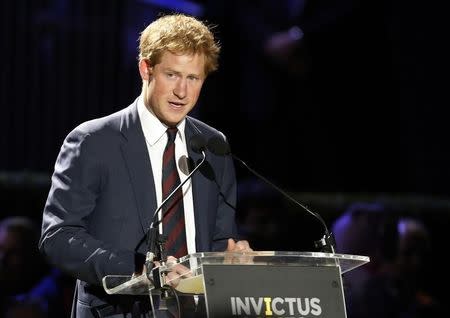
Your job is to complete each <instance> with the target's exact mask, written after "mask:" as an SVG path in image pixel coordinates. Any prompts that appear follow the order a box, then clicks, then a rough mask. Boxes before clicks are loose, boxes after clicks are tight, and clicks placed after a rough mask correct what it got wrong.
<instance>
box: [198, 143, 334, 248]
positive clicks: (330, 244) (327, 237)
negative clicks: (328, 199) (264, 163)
mask: <svg viewBox="0 0 450 318" xmlns="http://www.w3.org/2000/svg"><path fill="white" fill-rule="evenodd" d="M207 148H208V150H209V151H211V152H212V153H213V154H215V155H218V156H227V155H229V156H231V157H232V158H233V159H235V160H236V161H238V162H239V163H241V164H242V165H243V166H244V167H245V168H247V169H248V170H249V171H250V172H251V173H253V174H254V175H255V176H257V177H258V178H259V179H261V180H263V181H264V182H265V183H267V184H268V185H269V186H270V187H272V188H273V189H275V190H277V191H278V192H279V193H281V194H282V195H283V196H285V197H286V198H288V199H289V200H291V201H292V202H294V203H295V204H297V205H298V206H300V207H301V208H302V209H303V210H305V211H306V212H308V213H310V214H311V215H312V216H314V217H315V218H316V219H318V220H319V221H320V223H321V224H322V226H323V228H324V230H325V234H324V236H323V237H322V238H321V239H320V240H317V241H314V246H315V248H318V249H320V250H321V251H322V252H326V253H334V252H335V246H336V243H335V240H334V236H333V234H332V233H331V232H330V231H329V230H328V227H327V224H326V223H325V221H324V220H323V218H322V217H321V216H320V214H318V213H315V212H313V211H311V210H310V209H308V208H307V207H306V206H305V205H304V204H301V203H300V202H298V201H297V200H295V199H294V198H293V197H292V196H290V195H289V194H288V193H287V192H286V191H284V190H283V189H281V188H280V187H278V186H277V185H275V184H273V183H272V182H270V181H269V180H268V179H267V178H265V177H264V176H262V175H261V174H259V173H258V172H256V171H255V170H253V169H252V168H250V167H249V166H248V165H247V164H246V163H245V162H244V161H243V160H241V159H240V158H238V157H237V156H236V155H234V154H233V153H232V152H231V150H230V146H229V144H228V143H227V142H226V141H225V140H224V139H223V138H221V137H212V138H211V139H209V140H208V143H207Z"/></svg>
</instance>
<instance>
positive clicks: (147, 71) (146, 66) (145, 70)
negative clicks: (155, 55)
mask: <svg viewBox="0 0 450 318" xmlns="http://www.w3.org/2000/svg"><path fill="white" fill-rule="evenodd" d="M152 72H153V67H152V66H151V65H150V62H149V61H147V60H140V61H139V74H141V78H142V80H146V81H148V80H149V79H150V76H151V75H152Z"/></svg>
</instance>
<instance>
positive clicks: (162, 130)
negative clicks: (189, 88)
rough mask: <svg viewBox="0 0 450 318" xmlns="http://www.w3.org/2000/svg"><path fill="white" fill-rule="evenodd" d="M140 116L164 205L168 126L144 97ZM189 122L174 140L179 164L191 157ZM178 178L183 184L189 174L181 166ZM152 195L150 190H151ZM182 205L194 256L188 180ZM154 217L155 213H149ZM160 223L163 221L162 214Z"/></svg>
mask: <svg viewBox="0 0 450 318" xmlns="http://www.w3.org/2000/svg"><path fill="white" fill-rule="evenodd" d="M137 107H138V114H139V119H140V121H141V126H142V130H143V131H144V137H145V141H146V144H147V150H148V155H149V158H150V162H151V166H152V172H153V179H154V182H155V190H156V200H157V206H158V207H159V205H160V204H161V202H162V161H163V159H162V157H163V154H164V149H165V147H166V144H167V133H166V130H167V128H168V127H167V126H166V125H164V124H163V123H161V122H160V121H159V119H158V118H157V117H156V116H155V114H153V112H152V111H151V110H149V109H148V108H147V107H146V106H145V105H144V102H143V99H142V97H141V96H140V97H139V99H138V106H137ZM185 125H186V121H185V120H183V121H182V122H180V123H179V124H178V125H177V128H178V133H177V136H176V138H175V159H176V162H177V163H178V162H179V160H180V158H181V157H183V156H185V157H186V158H187V157H188V152H187V145H186V137H185V135H184V128H185ZM177 170H178V174H179V175H180V180H181V182H183V181H184V180H185V179H186V177H187V174H185V173H186V171H184V172H183V171H182V170H181V169H180V165H179V164H177ZM149 191H150V190H149ZM183 205H184V220H185V223H186V241H187V242H186V243H187V250H188V253H189V254H192V253H195V251H196V249H195V219H194V203H193V199H192V184H191V180H188V181H187V182H186V183H185V184H184V185H183ZM148 213H151V214H152V217H153V213H154V211H148ZM159 219H161V211H160V212H159ZM159 232H160V233H162V222H161V223H160V225H159Z"/></svg>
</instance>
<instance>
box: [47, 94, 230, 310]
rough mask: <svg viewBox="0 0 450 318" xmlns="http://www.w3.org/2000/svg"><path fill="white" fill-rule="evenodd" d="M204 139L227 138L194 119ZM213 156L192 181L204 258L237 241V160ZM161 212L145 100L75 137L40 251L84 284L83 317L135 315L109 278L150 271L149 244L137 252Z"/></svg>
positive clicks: (189, 123)
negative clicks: (141, 109)
mask: <svg viewBox="0 0 450 318" xmlns="http://www.w3.org/2000/svg"><path fill="white" fill-rule="evenodd" d="M198 133H201V134H203V135H204V136H205V137H206V138H210V137H212V136H222V137H224V136H223V134H222V133H220V132H219V131H217V130H216V129H214V128H212V127H210V126H208V125H206V124H204V123H202V122H201V121H199V120H196V119H194V118H192V117H187V118H186V126H185V136H186V139H187V140H190V138H191V137H192V136H193V135H194V134H198ZM188 148H189V147H188ZM188 154H189V157H190V158H191V159H192V160H193V161H194V162H195V163H197V162H199V161H200V159H201V155H200V154H197V153H195V152H192V151H191V150H190V149H189V150H188ZM206 158H207V159H206V161H205V163H204V164H203V165H202V168H201V169H200V170H199V171H197V172H196V173H195V174H194V175H193V177H192V191H193V200H194V215H195V226H196V247H197V252H201V251H220V250H225V248H226V239H227V238H230V237H236V225H235V220H234V215H235V204H236V178H235V170H234V165H233V162H232V159H231V158H230V157H229V156H227V157H224V156H222V157H220V156H216V155H214V154H212V153H210V152H209V151H207V154H206ZM156 208H157V203H156V194H155V188H154V180H153V174H152V168H151V162H150V159H149V155H148V151H147V146H146V143H145V139H144V134H143V131H142V127H141V124H140V119H139V116H138V112H137V100H136V101H135V102H134V103H133V104H132V105H130V106H129V107H127V108H125V109H123V110H121V111H119V112H116V113H114V114H111V115H109V116H107V117H103V118H99V119H94V120H91V121H88V122H85V123H83V124H81V125H80V126H78V127H77V128H75V129H74V130H73V131H72V132H70V133H69V134H68V136H67V137H66V139H65V140H64V143H63V145H62V147H61V150H60V153H59V156H58V158H57V161H56V164H55V170H54V173H53V176H52V184H51V188H50V191H49V195H48V198H47V202H46V205H45V208H44V212H43V224H42V236H41V240H40V243H39V248H40V250H41V251H42V253H44V255H45V256H46V257H47V258H48V260H49V261H50V262H51V263H52V264H54V265H55V266H57V267H58V268H60V269H62V270H63V271H64V272H66V273H68V274H70V275H72V276H74V277H76V278H77V279H78V281H77V291H76V294H75V299H74V305H75V307H74V312H75V315H76V317H97V316H98V312H100V315H102V314H101V312H105V313H106V312H108V311H109V312H111V309H112V308H114V309H113V311H118V312H127V311H128V310H131V309H130V308H131V307H133V306H135V305H133V303H134V302H135V300H136V297H134V298H132V297H131V296H123V295H120V296H117V295H115V296H114V295H113V296H111V295H107V294H106V293H105V292H104V291H103V289H102V287H101V282H102V278H103V277H104V276H105V275H114V274H116V275H130V274H132V273H133V272H134V271H135V270H140V269H142V266H143V262H144V255H145V253H146V249H147V246H146V244H145V243H144V244H141V245H140V246H139V248H138V249H137V250H136V251H135V249H136V247H137V246H138V245H139V241H141V240H142V238H143V236H144V235H145V232H146V230H147V229H148V227H149V225H150V223H151V218H152V215H153V214H154V211H155V210H156ZM146 298H148V296H147V297H146ZM104 308H106V310H104V311H102V310H103V309H104ZM105 316H107V315H105Z"/></svg>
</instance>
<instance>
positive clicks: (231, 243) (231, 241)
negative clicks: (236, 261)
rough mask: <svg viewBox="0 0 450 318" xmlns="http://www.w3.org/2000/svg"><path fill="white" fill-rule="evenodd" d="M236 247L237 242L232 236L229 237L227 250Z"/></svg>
mask: <svg viewBox="0 0 450 318" xmlns="http://www.w3.org/2000/svg"><path fill="white" fill-rule="evenodd" d="M235 247H236V242H235V241H234V240H233V239H232V238H229V239H228V246H227V251H233V250H234V249H235Z"/></svg>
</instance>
